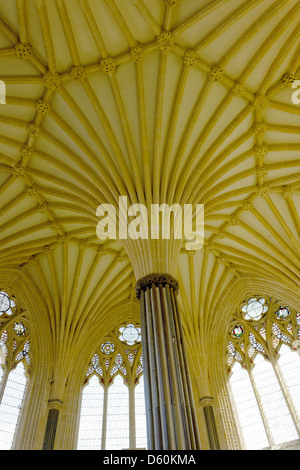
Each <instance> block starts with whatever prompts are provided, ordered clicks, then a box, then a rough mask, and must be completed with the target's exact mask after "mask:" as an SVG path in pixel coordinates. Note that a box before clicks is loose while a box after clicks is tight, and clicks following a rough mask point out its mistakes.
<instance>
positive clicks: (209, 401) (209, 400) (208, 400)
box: [199, 397, 214, 407]
mask: <svg viewBox="0 0 300 470" xmlns="http://www.w3.org/2000/svg"><path fill="white" fill-rule="evenodd" d="M213 403H214V399H213V397H202V398H200V399H199V404H200V406H203V407H205V406H212V405H213Z"/></svg>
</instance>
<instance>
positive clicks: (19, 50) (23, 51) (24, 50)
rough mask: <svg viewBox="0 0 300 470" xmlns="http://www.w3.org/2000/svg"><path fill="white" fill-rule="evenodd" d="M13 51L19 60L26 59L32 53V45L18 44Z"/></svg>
mask: <svg viewBox="0 0 300 470" xmlns="http://www.w3.org/2000/svg"><path fill="white" fill-rule="evenodd" d="M15 51H16V54H17V56H18V57H19V58H20V59H27V58H28V57H29V56H30V54H31V53H32V45H31V44H28V43H24V42H19V43H18V44H16V46H15Z"/></svg>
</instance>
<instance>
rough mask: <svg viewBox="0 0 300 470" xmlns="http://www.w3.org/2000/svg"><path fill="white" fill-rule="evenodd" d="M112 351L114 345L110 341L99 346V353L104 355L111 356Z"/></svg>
mask: <svg viewBox="0 0 300 470" xmlns="http://www.w3.org/2000/svg"><path fill="white" fill-rule="evenodd" d="M114 350H115V345H114V344H113V343H111V342H110V341H106V343H103V344H102V345H101V351H102V352H103V353H104V354H111V353H113V352H114Z"/></svg>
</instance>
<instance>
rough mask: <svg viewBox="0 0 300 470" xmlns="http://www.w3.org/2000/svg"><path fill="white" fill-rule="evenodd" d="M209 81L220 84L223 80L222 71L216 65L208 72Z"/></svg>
mask: <svg viewBox="0 0 300 470" xmlns="http://www.w3.org/2000/svg"><path fill="white" fill-rule="evenodd" d="M208 76H209V79H210V81H211V82H216V83H218V82H220V81H221V80H222V78H223V70H222V69H221V68H220V67H218V66H217V65H214V66H213V67H212V68H211V69H210V71H209V74H208Z"/></svg>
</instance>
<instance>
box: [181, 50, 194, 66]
mask: <svg viewBox="0 0 300 470" xmlns="http://www.w3.org/2000/svg"><path fill="white" fill-rule="evenodd" d="M182 60H183V63H184V65H186V66H187V67H193V66H194V65H196V63H197V60H198V56H197V54H196V52H195V51H193V50H192V49H188V50H186V51H185V54H184V56H183V58H182Z"/></svg>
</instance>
